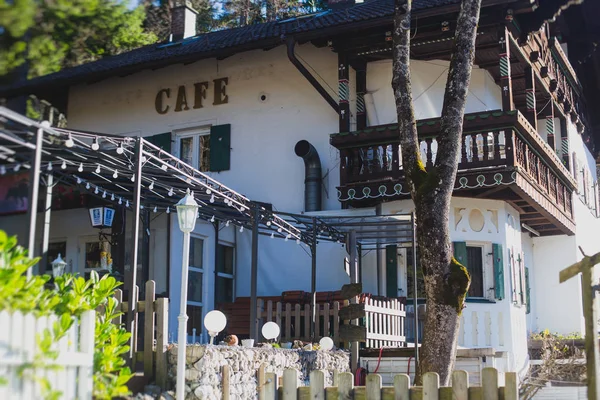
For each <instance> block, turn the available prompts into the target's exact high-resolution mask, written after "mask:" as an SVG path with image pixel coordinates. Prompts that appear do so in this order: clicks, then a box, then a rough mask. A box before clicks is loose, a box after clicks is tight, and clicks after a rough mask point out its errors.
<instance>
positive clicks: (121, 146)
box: [117, 143, 125, 154]
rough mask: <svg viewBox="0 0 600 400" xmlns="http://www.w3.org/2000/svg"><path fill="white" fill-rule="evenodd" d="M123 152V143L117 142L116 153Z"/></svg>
mask: <svg viewBox="0 0 600 400" xmlns="http://www.w3.org/2000/svg"><path fill="white" fill-rule="evenodd" d="M124 152H125V149H123V143H121V144H119V147H117V154H123V153H124Z"/></svg>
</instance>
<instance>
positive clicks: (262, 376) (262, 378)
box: [256, 364, 267, 400]
mask: <svg viewBox="0 0 600 400" xmlns="http://www.w3.org/2000/svg"><path fill="white" fill-rule="evenodd" d="M257 375H258V376H257V384H258V386H257V388H256V389H257V391H258V400H265V383H266V380H267V379H266V371H265V364H261V365H260V367H259V368H258V374H257Z"/></svg>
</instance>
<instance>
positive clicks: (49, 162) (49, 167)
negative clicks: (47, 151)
mask: <svg viewBox="0 0 600 400" xmlns="http://www.w3.org/2000/svg"><path fill="white" fill-rule="evenodd" d="M46 169H47V170H48V171H52V161H48V165H47V166H46Z"/></svg>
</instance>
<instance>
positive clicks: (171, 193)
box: [167, 188, 173, 197]
mask: <svg viewBox="0 0 600 400" xmlns="http://www.w3.org/2000/svg"><path fill="white" fill-rule="evenodd" d="M167 194H168V195H169V197H170V196H173V188H171V189H169V193H167Z"/></svg>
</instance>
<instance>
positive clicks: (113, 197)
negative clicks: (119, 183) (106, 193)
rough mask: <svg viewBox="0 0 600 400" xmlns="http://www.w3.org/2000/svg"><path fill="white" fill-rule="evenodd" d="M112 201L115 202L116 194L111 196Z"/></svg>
mask: <svg viewBox="0 0 600 400" xmlns="http://www.w3.org/2000/svg"><path fill="white" fill-rule="evenodd" d="M110 199H111V200H112V201H115V194H114V193H113V194H111V195H110Z"/></svg>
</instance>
